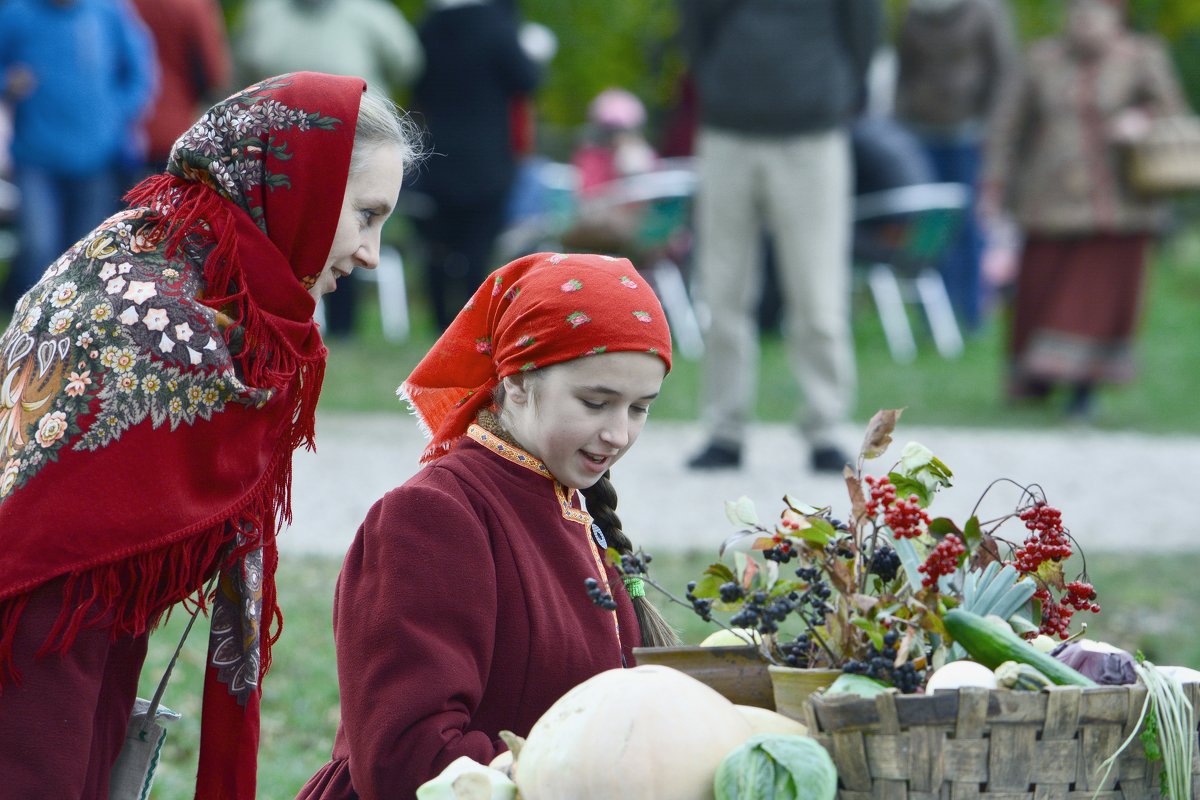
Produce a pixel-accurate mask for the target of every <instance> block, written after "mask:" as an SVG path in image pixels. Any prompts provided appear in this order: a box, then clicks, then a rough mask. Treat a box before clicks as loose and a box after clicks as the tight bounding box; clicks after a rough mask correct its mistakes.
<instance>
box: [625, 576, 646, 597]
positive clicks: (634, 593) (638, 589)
mask: <svg viewBox="0 0 1200 800" xmlns="http://www.w3.org/2000/svg"><path fill="white" fill-rule="evenodd" d="M621 580H623V581H625V591H627V592H629V596H630V597H645V596H646V583H645V581H643V580H642V579H641V578H639V577H638V576H636V575H622V576H621Z"/></svg>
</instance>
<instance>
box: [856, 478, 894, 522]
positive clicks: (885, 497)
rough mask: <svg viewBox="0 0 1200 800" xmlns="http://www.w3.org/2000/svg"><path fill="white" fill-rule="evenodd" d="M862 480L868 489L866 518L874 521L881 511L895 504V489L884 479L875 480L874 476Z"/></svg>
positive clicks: (889, 481)
mask: <svg viewBox="0 0 1200 800" xmlns="http://www.w3.org/2000/svg"><path fill="white" fill-rule="evenodd" d="M864 480H865V481H866V483H867V486H868V488H869V489H870V491H869V493H868V494H869V495H870V496H869V497H868V498H867V516H868V517H871V518H872V519H874V518H875V517H876V516H877V515H878V514H879V511H880V510H881V509H884V508H887V507H888V506H890V505H891V504H892V503H894V502H896V487H895V486H893V485H892V482H891V480H889V479H888V478H886V477H884V478H876V477H875V476H874V475H868V476H867V477H866V478H865V479H864Z"/></svg>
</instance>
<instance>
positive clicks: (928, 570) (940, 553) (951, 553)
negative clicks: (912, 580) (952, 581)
mask: <svg viewBox="0 0 1200 800" xmlns="http://www.w3.org/2000/svg"><path fill="white" fill-rule="evenodd" d="M966 552H967V547H966V545H964V544H963V542H962V539H960V538H958V537H957V536H956V535H954V534H953V533H948V534H946V536H945V537H944V538H943V539H942V540H941V541H940V542H938V543H937V545H936V546H935V547H934V548H933V550H932V551H931V552H930V553H929V557H928V558H927V559H925V563H924V564H922V565H921V566H919V567H917V572H920V573H922V574H923V575H924V576H925V577H924V578H922V579H921V585H922V586H924V587H925V588H926V589H928V588H929V587H931V586H936V585H937V582H938V578H940V577H942V576H943V575H953V574H954V573H955V572H956V571H957V570H958V564H959V561H961V560H962V557H963V555H965V554H966Z"/></svg>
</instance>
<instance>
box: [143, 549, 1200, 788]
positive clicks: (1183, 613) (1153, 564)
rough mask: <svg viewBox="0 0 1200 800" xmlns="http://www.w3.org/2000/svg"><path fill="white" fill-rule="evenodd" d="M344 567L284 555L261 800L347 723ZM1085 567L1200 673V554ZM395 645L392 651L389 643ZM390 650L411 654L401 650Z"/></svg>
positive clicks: (1096, 627) (185, 666)
mask: <svg viewBox="0 0 1200 800" xmlns="http://www.w3.org/2000/svg"><path fill="white" fill-rule="evenodd" d="M713 555H714V554H712V553H702V552H692V553H656V554H655V558H654V562H653V564H652V565H651V567H652V574H653V575H654V577H655V580H656V581H658V582H659V583H661V584H662V585H663V586H665V587H667V588H668V589H670V590H672V591H673V592H675V593H677V594H680V595H681V594H682V592H683V587H684V585H685V584H686V583H687V581H688V580H690V579H692V578H695V577H698V576H699V574H700V572H701V571H702V569H703V568H704V566H705V565H707V564H709V563H711V561H712V560H713ZM340 565H341V564H340V560H339V559H334V558H329V557H310V556H304V557H301V556H284V558H283V560H282V563H281V565H280V572H279V578H280V580H279V592H280V602H281V603H282V605H283V609H284V613H285V615H286V623H285V626H284V634H283V638H282V639H281V640H280V641H279V643H278V644H277V645H276V647H275V651H274V653H275V661H274V666H273V667H272V669H271V672H270V674H268V675H267V678H266V681H265V683H264V690H265V691H264V699H263V706H262V744H261V747H260V753H259V797H261V798H264V799H265V800H275V798H291V797H293V796H295V793H296V791H297V790H298V789H299V788H300V786H302V785H303V784H304V782H305V781H306V780H308V778H309V777H310V776H311V775H312V773H313V772H315V771H316V770H317V769H318V768H320V767H321V765H323V764H324V763H325V761H326V760H327V759H328V758H329V751H330V748H331V746H332V744H333V734H334V731H335V730H336V728H337V721H338V693H337V670H336V666H335V663H334V649H333V634H332V627H331V623H330V616H331V613H332V605H333V586H334V581H335V580H336V578H337V572H338V569H339V568H340ZM1088 568H1089V572H1090V575H1091V577H1092V580H1093V582H1094V584H1095V586H1096V590H1097V592H1098V597H1099V602H1100V603H1101V605H1102V607H1103V611H1102V612H1101V613H1100V614H1097V615H1092V614H1081V615H1080V617H1087V618H1089V620H1088V621H1089V636H1090V637H1092V638H1095V639H1101V640H1104V641H1109V642H1111V643H1113V644H1116V645H1118V646H1120V647H1124V648H1125V649H1127V650H1130V651H1133V650H1135V649H1141V650H1142V651H1143V652H1144V653H1145V654H1146V657H1147V658H1149V659H1150V660H1151V661H1154V662H1155V663H1158V664H1164V665H1165V664H1182V665H1189V666H1195V665H1200V632H1198V631H1197V629H1196V628H1195V627H1194V623H1193V621H1192V620H1193V619H1194V618H1196V617H1198V616H1200V594H1197V593H1196V592H1193V591H1190V590H1189V587H1190V586H1191V584H1192V582H1193V581H1194V576H1195V575H1196V574H1197V572H1198V571H1200V553H1182V554H1181V553H1172V554H1167V555H1157V554H1129V553H1089V554H1088ZM649 594H650V596H651V598H652V599H654V600H655V602H656V603H658V604H659V606H660V607H661V608H662V609H663V611H664V613H665V614H666V615H667V617H668V619H670V620H671V622H672V623H673V624H674V625H675V626H676V627H677V628H678V629H679V630H680V631H681V632H682V633H683V636H684V638H685V641H688V642H692V643H695V642H698V641H700V639H702V638H703V637H704V636H705V635H707V634H708V633H709V632H711V631H712V630H713V628H712V627H711V626H710V625H708V624H707V623H704V622H702V621H700V620H699V618H697V617H696V616H695V615H694V614H692V613H691V612H690V611H689V610H688V609H684V608H681V607H679V606H675V605H672V604H669V603H667V602H666V601H665V600H663V599H662V596H661V595H659V594H658V593H656V592H655V591H654V590H653V589H650V590H649ZM184 621H185V620H184V618H183V616H182V615H176V617H175V618H174V619H172V620H171V621H170V623H169V624H168V625H167V626H165V628H164V629H162V630H160V631H158V632H156V633H155V635H154V636H153V637H152V639H151V642H150V655H149V658H148V659H147V662H146V669H145V670H144V671H143V679H142V686H141V695H142V696H143V697H149V696H150V694H152V693H153V690H154V685H155V684H156V682H157V680H158V677H159V676H161V674H162V670H163V668H164V666H165V665H166V662H167V660H168V659H169V658H170V654H171V652H172V651H173V650H174V647H175V644H176V642H177V641H178V637H179V632H180V631H181V630H182V626H183V624H184ZM207 627H208V626H207V624H206V623H204V622H203V621H201V622H200V623H198V624H197V627H196V629H195V630H194V631H193V634H192V638H191V639H190V640H189V641H188V643H187V645H186V646H185V652H184V655H183V656H182V657H181V660H180V664H179V665H178V666H177V667H176V670H175V674H174V676H173V677H172V680H171V685H170V687H169V688H168V690H167V695H166V703H167V705H169V706H170V707H172V708H175V709H177V710H179V711H181V712H183V714H184V719H183V720H182V721H181V722H179V723H178V724H176V726H175V727H173V728H171V730H170V732H169V734H168V736H167V744H166V746H165V749H164V754H163V760H162V763H161V765H160V768H159V776H158V778H157V780H156V782H155V785H154V797H155V798H158V800H173V799H175V798H178V799H179V800H183V799H184V798H190V797H191V796H192V786H193V781H194V776H195V769H196V758H197V749H196V748H197V746H198V743H199V718H200V717H199V714H200V695H201V687H202V685H203V670H202V666H203V659H204V652H205V648H206V646H207V641H206V637H207ZM381 646H386V645H381ZM392 646H403V643H395V644H394V645H392Z"/></svg>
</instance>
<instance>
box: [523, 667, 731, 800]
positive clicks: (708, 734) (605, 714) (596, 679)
mask: <svg viewBox="0 0 1200 800" xmlns="http://www.w3.org/2000/svg"><path fill="white" fill-rule="evenodd" d="M751 733H752V729H751V726H750V723H749V722H747V721H746V718H745V717H744V716H743V715H742V713H741V712H739V711H738V709H737V708H736V707H735V706H734V704H733V703H731V702H729V701H728V700H726V699H725V698H724V697H722V696H721V695H720V694H718V693H717V692H716V691H714V690H713V689H710V688H709V687H708V686H705V685H704V684H703V683H701V682H700V681H698V680H696V679H695V678H692V677H690V676H688V675H685V674H684V673H682V672H680V671H678V670H675V669H671V668H670V667H664V666H660V665H657V664H647V665H644V666H640V667H633V668H631V669H611V670H608V671H606V672H601V673H600V674H598V675H595V676H593V677H591V678H589V679H588V680H586V681H584V682H583V683H581V684H579V685H578V686H576V687H575V688H573V689H571V690H570V691H569V692H567V693H566V694H565V695H563V696H562V697H561V698H559V700H558V701H557V702H556V703H555V704H554V705H552V706H551V707H550V708H549V709H548V710H547V711H546V713H545V714H543V715H542V716H541V718H540V719H538V721H537V722H536V723H535V724H534V726H533V729H532V730H531V731H530V732H529V736H528V737H526V740H525V745H524V747H522V748H521V752H520V754H519V755H518V756H517V765H516V781H517V788H518V789H519V791H520V796H521V798H522V800H564V798H571V800H593V798H594V799H595V800H613V798H620V799H621V800H708V799H711V798H712V797H713V777H714V776H715V775H716V772H717V767H718V766H720V764H721V761H722V759H724V758H725V756H726V755H728V754H729V752H730V751H731V750H733V749H734V748H735V747H737V746H738V745H740V744H741V743H742V742H744V741H746V739H747V738H749V737H750V735H751Z"/></svg>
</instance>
